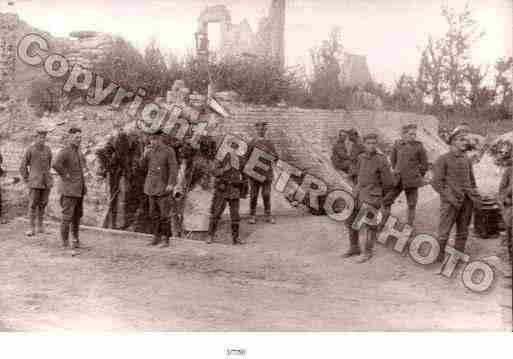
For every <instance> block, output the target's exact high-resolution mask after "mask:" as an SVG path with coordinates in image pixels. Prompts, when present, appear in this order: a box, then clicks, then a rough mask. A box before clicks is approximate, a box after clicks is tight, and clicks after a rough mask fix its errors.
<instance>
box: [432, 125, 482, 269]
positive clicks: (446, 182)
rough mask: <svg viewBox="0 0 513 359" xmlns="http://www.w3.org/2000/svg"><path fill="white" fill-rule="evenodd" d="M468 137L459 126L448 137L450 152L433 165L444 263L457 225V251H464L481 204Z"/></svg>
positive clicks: (441, 253) (455, 243) (465, 131)
mask: <svg viewBox="0 0 513 359" xmlns="http://www.w3.org/2000/svg"><path fill="white" fill-rule="evenodd" d="M467 134H468V131H467V130H466V129H464V128H462V127H456V128H455V129H454V131H453V132H452V133H451V135H450V136H449V138H448V139H449V143H450V145H451V147H450V151H449V152H448V153H446V154H443V155H441V156H440V157H439V158H438V159H437V160H436V162H435V164H434V166H433V181H432V186H433V189H434V190H435V191H436V192H438V193H439V195H440V222H439V227H438V241H439V243H440V255H439V257H438V261H439V262H443V261H444V258H445V247H446V246H447V241H448V240H449V235H450V234H451V229H452V227H453V226H454V224H456V236H455V241H454V248H455V249H456V250H458V251H460V252H464V251H465V244H466V242H467V237H468V227H469V225H470V219H471V218H472V209H473V206H474V205H476V206H479V205H480V204H481V196H480V195H479V192H478V191H477V187H476V181H475V178H474V172H473V169H472V163H471V162H470V160H469V159H468V157H467V156H466V155H465V150H466V148H467V146H468V142H467V138H466V135H467Z"/></svg>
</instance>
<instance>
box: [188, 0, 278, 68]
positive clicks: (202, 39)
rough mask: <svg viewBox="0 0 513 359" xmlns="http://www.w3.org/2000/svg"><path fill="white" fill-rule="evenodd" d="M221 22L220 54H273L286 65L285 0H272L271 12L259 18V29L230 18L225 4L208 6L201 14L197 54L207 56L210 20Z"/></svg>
mask: <svg viewBox="0 0 513 359" xmlns="http://www.w3.org/2000/svg"><path fill="white" fill-rule="evenodd" d="M209 23H220V24H221V27H220V30H221V34H220V35H221V36H220V40H221V46H220V49H219V50H218V54H217V55H218V57H220V58H222V57H225V56H234V55H235V56H237V55H241V54H250V55H258V56H266V57H271V58H272V59H274V60H276V61H278V63H279V64H280V65H281V66H283V64H284V63H285V0H272V2H271V6H270V8H269V13H268V16H267V17H265V18H263V19H260V21H259V26H258V31H257V32H256V33H255V32H253V30H252V29H251V27H250V25H249V23H248V22H247V20H243V21H242V22H241V23H240V24H233V23H232V22H231V15H230V12H229V11H228V9H227V8H226V6H225V5H215V6H207V7H206V8H205V9H204V10H203V11H202V12H201V14H200V16H199V18H198V30H197V32H196V46H197V50H198V56H200V57H201V58H204V59H206V58H208V54H209V53H210V52H211V51H212V49H210V50H209V40H208V38H209V37H208V24H209Z"/></svg>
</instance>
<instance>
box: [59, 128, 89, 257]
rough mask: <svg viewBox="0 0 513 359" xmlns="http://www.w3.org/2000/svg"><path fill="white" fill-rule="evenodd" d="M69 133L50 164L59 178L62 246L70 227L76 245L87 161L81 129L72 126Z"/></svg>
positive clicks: (77, 242) (74, 245) (78, 244)
mask: <svg viewBox="0 0 513 359" xmlns="http://www.w3.org/2000/svg"><path fill="white" fill-rule="evenodd" d="M68 134H69V143H68V145H67V146H66V147H64V148H63V149H62V150H61V151H60V152H59V153H58V154H57V156H56V157H55V160H54V162H53V165H52V167H53V169H54V170H55V172H57V174H58V175H59V177H60V179H61V181H60V186H59V193H60V195H61V198H60V202H61V207H62V222H61V239H62V244H63V246H64V247H68V246H69V242H68V238H69V232H70V227H71V235H72V236H73V245H72V246H73V248H79V247H80V240H79V227H80V220H81V218H82V215H83V204H84V196H85V195H86V193H87V188H86V183H85V179H84V169H85V168H86V161H85V158H84V155H83V154H82V152H81V151H80V144H81V142H82V130H81V129H80V128H78V127H71V128H70V129H69V131H68Z"/></svg>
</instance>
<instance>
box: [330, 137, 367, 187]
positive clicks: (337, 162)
mask: <svg viewBox="0 0 513 359" xmlns="http://www.w3.org/2000/svg"><path fill="white" fill-rule="evenodd" d="M363 151H364V148H363V146H362V145H361V143H360V140H359V136H358V132H357V131H356V130H355V129H350V130H349V131H345V130H341V131H340V132H339V138H338V141H337V143H336V144H335V146H333V152H332V155H331V162H332V163H333V167H335V169H337V170H338V171H342V172H344V173H345V174H346V175H347V178H348V179H349V180H350V181H351V184H353V185H354V184H355V183H356V178H357V175H358V174H357V173H355V168H356V162H357V160H358V156H359V155H360V154H361V153H362V152H363Z"/></svg>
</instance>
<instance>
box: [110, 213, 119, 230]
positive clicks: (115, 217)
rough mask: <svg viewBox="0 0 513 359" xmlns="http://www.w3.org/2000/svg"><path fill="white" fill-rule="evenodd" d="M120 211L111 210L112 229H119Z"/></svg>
mask: <svg viewBox="0 0 513 359" xmlns="http://www.w3.org/2000/svg"><path fill="white" fill-rule="evenodd" d="M117 222H118V212H117V211H111V212H110V228H112V229H118V228H119V227H118V223H117Z"/></svg>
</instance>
